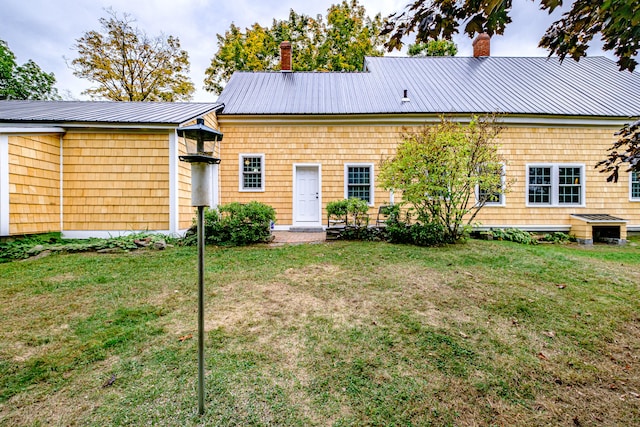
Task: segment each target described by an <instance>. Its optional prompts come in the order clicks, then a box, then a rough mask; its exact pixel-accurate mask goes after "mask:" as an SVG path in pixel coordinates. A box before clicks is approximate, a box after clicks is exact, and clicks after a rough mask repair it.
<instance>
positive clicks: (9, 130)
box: [0, 126, 66, 135]
mask: <svg viewBox="0 0 640 427" xmlns="http://www.w3.org/2000/svg"><path fill="white" fill-rule="evenodd" d="M65 132H66V129H63V128H60V127H2V126H0V134H11V135H16V134H22V135H31V134H34V133H65Z"/></svg>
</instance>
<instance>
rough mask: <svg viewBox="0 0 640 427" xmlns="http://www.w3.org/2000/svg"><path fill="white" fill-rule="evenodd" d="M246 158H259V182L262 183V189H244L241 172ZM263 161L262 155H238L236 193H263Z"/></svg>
mask: <svg viewBox="0 0 640 427" xmlns="http://www.w3.org/2000/svg"><path fill="white" fill-rule="evenodd" d="M246 157H259V158H260V163H261V165H262V167H261V169H260V182H261V183H262V187H260V188H244V187H243V184H244V179H243V171H244V159H245V158H246ZM264 170H265V161H264V153H240V154H239V155H238V191H239V192H241V193H264V188H265V182H264V177H265V173H264Z"/></svg>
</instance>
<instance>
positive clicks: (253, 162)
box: [239, 154, 264, 191]
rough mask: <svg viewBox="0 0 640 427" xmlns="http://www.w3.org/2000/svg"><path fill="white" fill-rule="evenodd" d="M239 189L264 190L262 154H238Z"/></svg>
mask: <svg viewBox="0 0 640 427" xmlns="http://www.w3.org/2000/svg"><path fill="white" fill-rule="evenodd" d="M239 170H240V176H239V179H240V191H264V154H240V165H239Z"/></svg>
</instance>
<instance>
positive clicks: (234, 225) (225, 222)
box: [185, 201, 276, 246]
mask: <svg viewBox="0 0 640 427" xmlns="http://www.w3.org/2000/svg"><path fill="white" fill-rule="evenodd" d="M275 219H276V213H275V210H274V209H273V208H272V207H271V206H268V205H265V204H264V203H260V202H255V201H253V202H249V203H246V204H242V203H238V202H233V203H229V204H226V205H222V206H219V207H218V208H217V209H206V210H205V213H204V234H205V241H206V243H209V244H215V245H232V246H242V245H250V244H253V243H264V242H268V241H269V240H270V238H271V223H272V222H274V221H275ZM196 242H197V235H196V229H195V225H194V226H193V227H191V229H190V230H189V231H188V232H187V236H186V238H185V244H195V243H196Z"/></svg>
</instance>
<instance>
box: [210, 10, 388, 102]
mask: <svg viewBox="0 0 640 427" xmlns="http://www.w3.org/2000/svg"><path fill="white" fill-rule="evenodd" d="M381 29H382V17H381V16H380V15H376V16H375V17H374V18H369V17H368V16H367V15H366V11H365V9H364V7H363V6H361V5H360V4H359V3H358V0H349V1H347V0H343V1H342V3H340V4H338V5H332V6H331V7H330V8H329V10H328V14H327V18H326V21H325V19H324V18H323V16H322V15H318V16H316V17H315V18H312V17H310V16H308V15H304V14H298V13H296V12H295V11H293V10H291V11H290V12H289V18H288V19H287V20H273V22H272V25H271V27H270V28H267V27H263V26H261V25H260V24H258V23H255V24H253V26H251V27H250V28H246V29H245V31H244V32H243V31H242V30H241V29H240V28H238V27H237V26H236V25H235V24H231V26H230V27H229V29H228V30H227V31H226V32H225V34H224V35H220V34H218V35H217V37H218V51H217V52H216V54H215V56H214V57H213V58H212V59H211V65H210V66H209V68H207V70H206V71H205V80H204V83H205V89H206V90H208V91H211V92H214V93H220V92H221V91H222V88H223V86H224V84H225V83H226V82H227V81H228V80H229V78H230V77H231V75H232V74H233V72H234V71H271V70H278V69H279V67H280V62H279V58H280V50H279V46H280V43H281V42H283V41H285V40H286V41H289V42H291V46H292V68H293V70H294V71H343V70H345V71H354V70H360V69H362V66H363V65H364V57H365V56H367V55H368V56H381V55H382V54H383V46H384V42H385V40H386V39H385V38H384V37H381V36H380V31H381Z"/></svg>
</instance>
